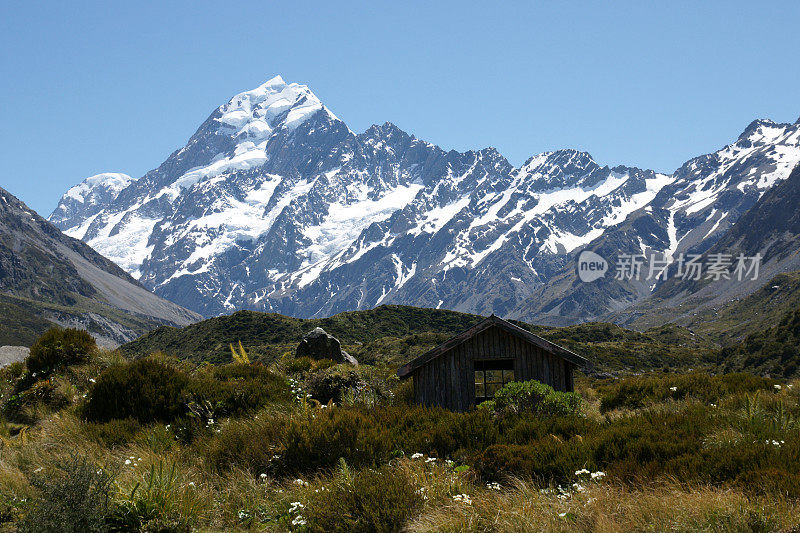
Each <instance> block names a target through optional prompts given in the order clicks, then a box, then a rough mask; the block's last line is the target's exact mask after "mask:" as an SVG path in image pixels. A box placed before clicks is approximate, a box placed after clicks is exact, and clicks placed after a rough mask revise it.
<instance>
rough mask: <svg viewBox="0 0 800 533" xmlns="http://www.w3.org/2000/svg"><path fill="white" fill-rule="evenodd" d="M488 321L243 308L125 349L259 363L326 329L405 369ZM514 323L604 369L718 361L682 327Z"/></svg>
mask: <svg viewBox="0 0 800 533" xmlns="http://www.w3.org/2000/svg"><path fill="white" fill-rule="evenodd" d="M481 320H483V317H480V316H477V315H470V314H465V313H457V312H455V311H447V310H443V309H425V308H419V307H408V306H399V305H384V306H380V307H378V308H376V309H372V310H369V311H353V312H347V313H341V314H338V315H334V316H332V317H330V318H323V319H311V320H304V319H298V318H292V317H287V316H283V315H277V314H269V313H257V312H253V311H239V312H237V313H234V314H232V315H230V316H222V317H217V318H212V319H209V320H204V321H202V322H199V323H197V324H192V325H191V326H187V327H185V328H181V329H178V328H169V327H162V328H159V329H157V330H155V331H153V332H152V333H150V334H148V335H145V336H143V337H141V338H140V339H138V340H136V341H134V342H132V343H129V344H126V345H124V346H122V347H121V351H122V353H124V354H125V355H126V356H129V357H142V356H145V355H147V354H149V353H152V352H153V351H163V352H165V353H167V354H169V355H171V356H174V357H178V358H180V359H189V360H192V361H195V362H198V361H210V362H216V363H221V362H227V361H230V359H231V355H230V348H229V346H230V344H231V343H233V344H236V343H237V342H239V341H241V342H242V344H243V345H244V346H245V348H246V349H247V350H248V351H249V352H250V353H251V356H252V357H253V358H254V359H255V360H259V361H262V362H264V363H271V362H273V361H276V360H278V359H279V358H280V357H282V356H283V355H285V354H287V353H290V354H293V353H294V349H295V347H296V346H297V344H298V343H299V342H300V340H301V339H302V338H303V335H304V334H306V333H307V332H308V331H310V330H311V329H313V328H315V327H318V326H319V327H322V328H323V329H325V331H327V332H328V333H330V334H332V335H334V336H336V337H337V338H339V339H340V340H341V341H342V344H343V345H344V348H345V349H346V350H347V351H348V352H349V353H350V354H352V355H354V356H355V357H356V358H357V359H358V360H359V361H362V362H366V363H376V362H385V363H390V364H394V365H397V366H399V365H402V364H404V363H405V362H407V361H409V360H411V359H413V358H414V357H416V356H418V355H421V354H422V353H424V352H426V351H427V350H429V349H431V348H433V347H434V346H436V345H438V344H440V343H442V342H444V341H445V340H447V339H448V338H450V337H451V336H453V335H456V334H458V333H461V332H462V331H464V330H466V329H468V328H469V327H471V326H473V325H475V324H477V323H478V322H480V321H481ZM515 323H516V324H517V325H519V326H520V327H523V328H525V329H528V330H529V331H532V332H533V333H535V334H537V335H540V336H542V337H544V338H546V339H548V340H550V341H552V342H555V343H557V344H561V345H563V346H564V347H566V348H569V349H572V350H574V351H576V352H578V353H580V354H582V355H584V356H586V357H587V358H589V359H590V360H591V361H592V362H593V363H594V364H595V365H596V370H600V371H603V370H611V371H619V370H624V369H629V370H641V369H646V368H661V367H663V366H669V367H673V368H692V367H695V368H696V367H697V366H702V365H707V364H709V363H711V362H715V361H716V351H715V349H714V346H713V344H712V343H710V342H708V341H707V340H705V339H704V338H701V337H700V336H698V335H694V334H692V333H691V332H689V331H688V330H686V329H684V328H680V327H677V326H666V327H663V328H657V329H652V330H649V331H647V332H643V333H640V332H636V331H631V330H626V329H624V328H621V327H619V326H616V325H613V324H606V323H590V324H582V325H579V326H571V327H567V328H549V327H542V326H533V325H530V324H525V323H523V322H515Z"/></svg>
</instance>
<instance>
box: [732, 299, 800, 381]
mask: <svg viewBox="0 0 800 533" xmlns="http://www.w3.org/2000/svg"><path fill="white" fill-rule="evenodd" d="M721 361H722V365H723V368H724V369H726V370H733V371H737V370H748V371H751V372H757V373H759V374H769V375H773V376H795V375H797V374H798V372H799V371H800V309H797V310H795V311H792V312H790V313H786V314H785V315H784V316H783V318H782V319H781V320H780V322H779V323H778V324H776V325H774V326H772V327H770V328H767V329H765V330H762V331H760V332H758V333H754V334H752V335H749V336H748V337H747V338H746V339H745V340H744V341H743V342H741V343H739V344H736V345H733V346H729V347H727V348H725V349H724V350H723V351H722V356H721Z"/></svg>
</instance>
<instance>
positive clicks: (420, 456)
mask: <svg viewBox="0 0 800 533" xmlns="http://www.w3.org/2000/svg"><path fill="white" fill-rule="evenodd" d="M422 457H424V455H422V454H421V453H419V452H417V453H415V454H414V455H412V456H411V458H412V459H421V458H422Z"/></svg>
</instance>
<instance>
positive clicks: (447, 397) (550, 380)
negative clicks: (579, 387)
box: [397, 315, 588, 411]
mask: <svg viewBox="0 0 800 533" xmlns="http://www.w3.org/2000/svg"><path fill="white" fill-rule="evenodd" d="M587 364H588V361H587V360H586V359H584V358H583V357H581V356H580V355H578V354H576V353H573V352H571V351H569V350H567V349H565V348H562V347H561V346H558V345H556V344H553V343H552V342H550V341H547V340H545V339H543V338H541V337H539V336H537V335H534V334H533V333H531V332H529V331H526V330H524V329H522V328H520V327H518V326H515V325H514V324H512V323H510V322H508V321H507V320H503V319H502V318H500V317H497V316H495V315H492V316H490V317H489V318H487V319H486V320H483V321H482V322H480V323H479V324H476V325H475V326H473V327H471V328H470V329H468V330H467V331H465V332H464V333H461V334H460V335H457V336H455V337H453V338H452V339H450V340H448V341H447V342H445V343H443V344H440V345H439V346H437V347H436V348H434V349H432V350H430V351H429V352H427V353H424V354H422V355H421V356H419V357H417V358H416V359H414V360H413V361H411V362H410V363H408V364H406V365H405V366H403V367H401V368H400V369H399V370H398V371H397V375H398V376H400V379H406V378H409V377H413V378H414V400H415V401H416V402H417V403H419V404H422V405H426V406H440V407H444V408H446V409H450V410H452V411H467V410H469V409H471V408H472V407H474V406H475V405H477V404H479V403H481V402H482V401H484V400H488V399H490V398H492V397H493V396H494V393H495V392H496V391H497V390H499V389H500V388H501V387H502V386H503V385H505V384H506V383H508V382H510V381H528V380H532V379H535V380H537V381H540V382H542V383H546V384H547V385H550V386H551V387H553V388H554V389H556V390H560V391H572V390H574V385H573V378H572V371H573V370H574V369H575V367H583V366H586V365H587Z"/></svg>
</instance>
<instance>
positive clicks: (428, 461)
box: [425, 457, 436, 463]
mask: <svg viewBox="0 0 800 533" xmlns="http://www.w3.org/2000/svg"><path fill="white" fill-rule="evenodd" d="M425 462H426V463H433V462H436V457H428V458H427V459H425Z"/></svg>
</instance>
